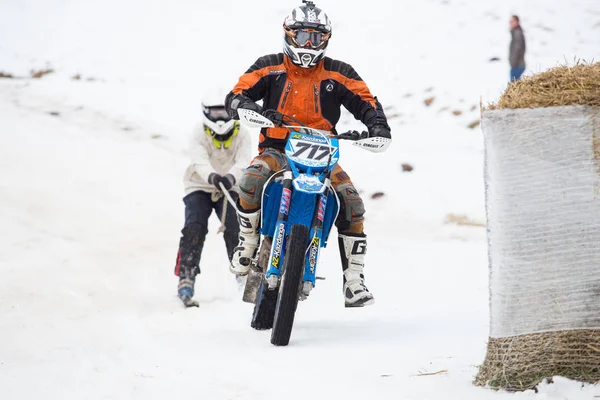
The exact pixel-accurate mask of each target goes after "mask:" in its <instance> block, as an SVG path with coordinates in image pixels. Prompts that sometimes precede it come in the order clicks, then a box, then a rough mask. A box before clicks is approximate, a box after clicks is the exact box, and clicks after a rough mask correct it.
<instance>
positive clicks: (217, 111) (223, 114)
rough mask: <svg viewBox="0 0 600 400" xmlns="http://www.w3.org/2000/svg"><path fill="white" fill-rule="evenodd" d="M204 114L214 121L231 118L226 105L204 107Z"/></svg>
mask: <svg viewBox="0 0 600 400" xmlns="http://www.w3.org/2000/svg"><path fill="white" fill-rule="evenodd" d="M204 115H205V116H206V118H208V119H209V120H211V121H213V122H217V121H229V120H231V117H230V116H229V114H227V111H226V110H225V107H224V106H213V107H204Z"/></svg>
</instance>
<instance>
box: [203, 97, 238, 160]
mask: <svg viewBox="0 0 600 400" xmlns="http://www.w3.org/2000/svg"><path fill="white" fill-rule="evenodd" d="M202 111H203V112H204V120H203V125H204V132H205V133H206V134H207V135H209V136H210V137H212V139H213V140H212V142H213V145H214V146H215V147H216V148H217V149H221V148H225V149H227V148H229V146H231V142H232V141H233V138H234V137H235V135H237V134H238V132H239V129H240V125H239V122H238V121H235V120H233V119H231V117H230V116H229V114H227V110H226V109H225V105H224V104H223V100H219V101H212V102H211V101H208V100H203V101H202Z"/></svg>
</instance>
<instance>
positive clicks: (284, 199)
mask: <svg viewBox="0 0 600 400" xmlns="http://www.w3.org/2000/svg"><path fill="white" fill-rule="evenodd" d="M293 178H294V177H293V174H292V171H285V172H284V173H283V181H282V182H281V185H282V186H283V190H282V192H281V200H280V202H279V214H278V215H277V223H276V224H275V231H274V232H273V244H272V245H271V253H270V255H269V263H268V265H267V272H266V278H267V286H268V288H269V289H270V290H274V289H276V288H277V285H278V284H279V277H280V276H281V267H282V265H283V255H284V254H285V243H286V234H285V232H286V228H287V219H288V214H289V211H290V202H291V200H292V180H293Z"/></svg>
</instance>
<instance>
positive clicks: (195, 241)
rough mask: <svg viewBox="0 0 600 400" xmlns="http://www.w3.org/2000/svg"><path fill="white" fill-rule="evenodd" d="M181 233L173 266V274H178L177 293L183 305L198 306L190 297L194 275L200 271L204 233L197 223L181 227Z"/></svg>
mask: <svg viewBox="0 0 600 400" xmlns="http://www.w3.org/2000/svg"><path fill="white" fill-rule="evenodd" d="M181 233H182V235H183V236H182V237H181V239H180V241H179V253H178V255H177V265H176V266H175V275H177V276H179V284H178V285H177V294H178V296H179V298H180V299H181V301H182V302H183V303H184V305H186V306H188V307H189V306H198V303H197V302H195V301H193V300H192V297H194V284H195V283H196V275H198V274H199V273H200V266H199V265H200V255H201V254H202V247H203V246H204V238H205V237H206V233H205V231H204V230H202V229H201V227H200V226H199V225H197V224H191V225H189V226H187V227H185V228H183V230H182V231H181Z"/></svg>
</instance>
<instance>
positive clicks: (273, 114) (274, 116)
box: [262, 110, 284, 126]
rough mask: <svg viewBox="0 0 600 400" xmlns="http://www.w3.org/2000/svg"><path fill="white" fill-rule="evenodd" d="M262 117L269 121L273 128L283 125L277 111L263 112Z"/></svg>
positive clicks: (281, 116)
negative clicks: (273, 125)
mask: <svg viewBox="0 0 600 400" xmlns="http://www.w3.org/2000/svg"><path fill="white" fill-rule="evenodd" d="M262 115H263V117H265V118H267V119H269V120H271V122H273V124H275V126H281V125H283V118H284V117H283V114H282V113H280V112H279V111H277V110H265V111H263V113H262Z"/></svg>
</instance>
